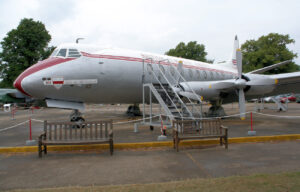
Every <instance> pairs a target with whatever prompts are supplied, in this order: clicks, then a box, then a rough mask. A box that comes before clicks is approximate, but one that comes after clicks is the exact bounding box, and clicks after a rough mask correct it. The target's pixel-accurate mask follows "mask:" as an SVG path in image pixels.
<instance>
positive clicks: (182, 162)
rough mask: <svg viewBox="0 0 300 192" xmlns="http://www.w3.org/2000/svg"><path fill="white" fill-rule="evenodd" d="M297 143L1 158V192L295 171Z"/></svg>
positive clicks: (298, 159) (298, 168) (299, 155)
mask: <svg viewBox="0 0 300 192" xmlns="http://www.w3.org/2000/svg"><path fill="white" fill-rule="evenodd" d="M299 148H300V141H294V142H279V143H251V144H231V145H230V146H229V149H228V150H225V149H224V148H222V147H220V146H209V147H202V148H201V149H200V148H198V149H182V150H181V151H179V152H178V153H177V152H175V151H173V150H172V149H170V148H164V149H160V150H148V151H141V150H139V151H116V152H115V154H114V155H113V156H110V155H109V153H108V151H103V152H101V153H99V152H77V153H75V152H72V153H67V154H65V153H55V152H50V154H48V155H47V156H46V157H44V158H42V159H39V158H38V157H37V154H36V153H34V154H33V153H27V154H17V155H16V154H14V155H3V154H2V155H0V191H1V190H8V189H18V188H22V189H25V188H44V187H59V186H70V185H72V186H77V185H79V186H86V185H116V184H134V183H153V182H165V181H173V180H181V179H187V178H208V177H224V176H231V175H249V174H257V173H278V172H287V171H300V166H299V162H300V150H299Z"/></svg>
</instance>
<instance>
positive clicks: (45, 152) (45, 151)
mask: <svg viewBox="0 0 300 192" xmlns="http://www.w3.org/2000/svg"><path fill="white" fill-rule="evenodd" d="M44 154H45V155H47V145H44Z"/></svg>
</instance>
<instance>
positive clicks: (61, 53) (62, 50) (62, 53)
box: [56, 49, 67, 57]
mask: <svg viewBox="0 0 300 192" xmlns="http://www.w3.org/2000/svg"><path fill="white" fill-rule="evenodd" d="M66 54H67V49H61V50H59V52H58V54H57V55H56V56H57V57H66Z"/></svg>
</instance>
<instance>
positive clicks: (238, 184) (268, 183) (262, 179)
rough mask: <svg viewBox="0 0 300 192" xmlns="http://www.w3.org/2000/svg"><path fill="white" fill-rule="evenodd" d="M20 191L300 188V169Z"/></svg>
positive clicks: (272, 191)
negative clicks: (161, 181) (219, 176)
mask: <svg viewBox="0 0 300 192" xmlns="http://www.w3.org/2000/svg"><path fill="white" fill-rule="evenodd" d="M15 191H18V192H25V191H26V192H27V191H34V192H48V191H53V192H85V191H89V192H90V191H105V192H135V191H143V192H148V191H149V192H150V191H164V192H168V191H170V192H171V191H201V192H202V191H203V192H210V191H217V192H231V191H242V192H277V191H278V192H279V191H280V192H281V191H288V192H292V191H300V172H296V173H280V174H260V175H251V176H232V177H224V178H211V179H189V180H182V181H172V182H166V183H152V184H133V185H115V186H88V187H78V186H76V187H61V188H47V189H34V190H33V189H30V190H15Z"/></svg>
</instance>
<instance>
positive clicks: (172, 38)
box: [0, 0, 300, 64]
mask: <svg viewBox="0 0 300 192" xmlns="http://www.w3.org/2000/svg"><path fill="white" fill-rule="evenodd" d="M0 18H1V19H0V41H2V40H3V38H4V37H5V36H6V34H7V33H8V32H9V31H10V30H12V29H14V28H16V27H17V26H18V24H19V22H20V20H21V19H22V18H33V19H34V20H36V21H37V20H38V21H41V22H42V23H44V24H45V26H46V29H47V30H48V31H49V33H50V35H51V36H52V40H51V42H50V45H53V46H57V45H59V44H62V43H67V42H75V40H76V38H78V37H82V38H85V39H84V40H82V41H81V43H92V44H97V45H99V46H109V47H119V48H127V49H134V50H141V51H147V52H153V53H158V54H164V53H165V52H166V51H168V50H169V49H170V48H174V47H175V46H176V45H177V44H178V43H179V42H185V43H187V42H189V41H197V42H198V43H201V44H204V45H205V49H206V52H207V53H208V56H207V58H208V59H213V60H215V61H216V62H218V61H224V60H228V59H229V58H230V56H231V54H232V49H233V39H234V36H235V35H238V37H239V40H240V44H242V43H244V42H245V41H246V40H250V39H257V38H259V37H260V36H262V35H267V34H269V33H279V34H289V35H290V37H291V38H292V39H294V40H295V41H296V42H295V44H292V45H290V46H289V48H290V49H291V50H292V51H293V52H294V53H297V54H298V55H299V57H300V22H299V18H300V1H299V0H285V1H284V0H239V1H238V0H126V1H124V0H0ZM295 61H296V63H297V64H300V58H297V59H296V60H295Z"/></svg>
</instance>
